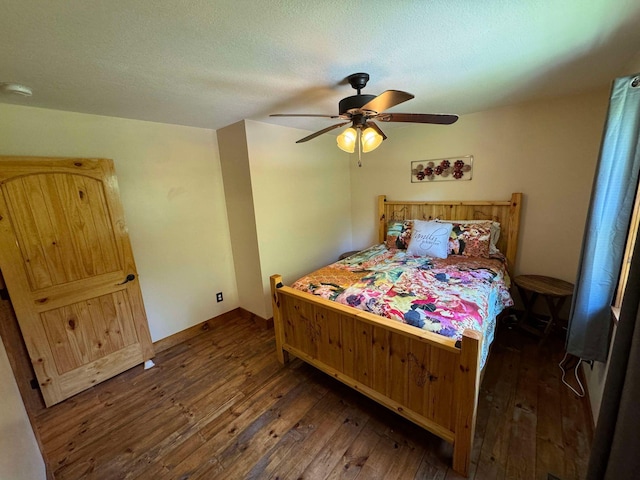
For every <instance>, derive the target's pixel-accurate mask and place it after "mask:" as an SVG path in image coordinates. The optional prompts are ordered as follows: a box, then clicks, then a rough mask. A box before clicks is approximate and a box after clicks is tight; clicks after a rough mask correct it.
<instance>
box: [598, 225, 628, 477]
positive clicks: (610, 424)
mask: <svg viewBox="0 0 640 480" xmlns="http://www.w3.org/2000/svg"><path fill="white" fill-rule="evenodd" d="M639 305H640V236H638V237H637V239H636V244H635V248H634V253H633V260H632V262H631V269H630V272H629V280H628V283H627V288H626V290H625V294H624V298H623V300H622V308H621V311H620V322H619V323H618V329H617V332H616V336H615V339H614V341H613V348H612V351H611V360H610V362H609V369H608V371H607V380H606V382H605V387H604V393H603V395H602V404H601V406H600V414H599V415H598V424H597V426H596V432H595V436H594V439H593V444H592V446H591V456H590V458H589V468H588V470H587V479H588V480H601V479H605V480H608V479H611V480H618V479H625V478H640V455H639V452H640V428H639V427H638V413H637V412H638V405H639V404H640V312H639V311H638V306H639Z"/></svg>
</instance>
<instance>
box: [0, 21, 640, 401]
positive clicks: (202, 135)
mask: <svg viewBox="0 0 640 480" xmlns="http://www.w3.org/2000/svg"><path fill="white" fill-rule="evenodd" d="M636 13H637V12H636ZM85 14H87V15H88V13H87V12H85ZM623 45H633V42H629V43H628V44H626V43H623ZM13 47H14V48H15V47H16V46H15V45H13ZM310 48H311V47H310ZM15 51H18V49H16V50H15ZM331 51H332V52H333V49H332V50H331ZM31 53H32V54H33V52H31ZM632 53H635V54H636V55H632V56H630V57H629V60H628V62H627V63H623V64H621V65H619V66H618V68H619V71H615V73H612V74H609V75H608V77H606V78H605V79H604V80H599V82H596V84H594V85H593V86H592V87H590V88H588V89H586V90H584V91H580V92H571V93H568V94H563V95H561V96H557V95H552V93H553V92H552V91H551V92H549V95H547V97H546V98H538V99H534V100H528V101H525V102H518V101H516V97H515V96H514V98H513V99H511V98H508V99H507V100H505V102H508V103H505V104H503V105H502V106H500V107H497V108H491V109H486V108H485V109H478V110H476V111H472V112H469V113H467V114H465V115H462V116H461V120H460V121H459V122H458V123H457V124H456V125H453V126H450V127H447V128H442V129H435V128H431V127H424V126H421V125H417V126H410V127H405V128H401V129H400V128H399V129H393V130H391V131H390V132H389V140H390V141H388V142H385V144H384V145H383V147H381V148H380V149H378V150H377V151H375V152H372V153H369V154H366V155H365V156H364V157H363V163H364V165H363V167H362V168H358V167H357V165H356V164H355V161H354V159H353V158H351V157H350V156H349V155H347V154H344V153H342V152H340V151H339V150H338V149H337V148H336V147H335V139H334V138H333V137H332V136H324V137H320V138H318V139H316V140H314V142H309V143H306V144H303V145H296V144H295V143H294V142H295V141H296V140H297V139H299V138H300V137H302V136H304V135H305V134H307V132H308V130H313V129H314V128H321V127H322V126H324V124H315V127H311V128H309V129H308V130H307V129H305V130H301V129H297V128H292V127H291V126H282V125H274V124H267V123H264V122H263V121H256V120H247V121H245V122H244V124H237V123H236V122H237V121H240V120H241V119H242V118H244V117H235V116H234V114H233V113H231V114H229V113H228V112H220V113H217V112H212V113H211V116H215V117H220V120H218V121H220V122H221V124H220V126H219V127H217V128H216V129H214V128H198V127H193V126H191V127H189V126H180V125H175V124H173V125H171V124H170V123H181V120H180V119H177V120H175V121H174V122H164V123H153V122H148V121H143V120H141V119H140V118H139V117H138V119H126V118H118V117H126V116H127V115H124V114H120V115H117V114H115V113H112V114H109V112H108V111H107V109H106V107H105V106H104V105H103V106H102V108H103V110H101V113H102V114H101V115H96V114H92V113H73V112H67V111H63V110H66V109H67V108H65V107H62V106H61V107H58V108H54V107H50V108H41V107H43V106H42V105H40V106H39V107H34V106H33V105H35V103H34V102H35V101H37V98H38V89H37V88H35V85H32V86H34V96H33V97H32V98H31V99H8V100H6V102H7V103H4V102H5V100H4V98H3V103H2V104H0V145H1V151H0V153H2V154H3V155H31V156H73V157H98V156H99V157H104V158H113V159H114V160H115V162H116V170H117V174H118V180H119V184H120V189H121V197H122V202H123V205H124V208H125V212H126V218H127V224H128V227H129V230H130V236H131V239H132V244H133V248H134V252H135V256H136V262H137V265H138V269H139V272H140V277H141V280H140V283H141V287H142V290H143V296H144V299H145V305H146V309H147V316H148V318H149V323H150V328H151V334H152V339H153V340H154V341H158V340H161V339H163V338H166V337H169V336H171V335H173V334H176V333H178V332H180V331H182V330H184V329H187V328H189V327H192V326H194V325H197V324H199V323H200V322H203V321H205V320H207V319H210V318H214V317H216V316H218V315H221V314H223V313H225V312H227V311H230V310H233V309H234V308H236V307H238V306H242V307H243V308H245V309H246V310H249V311H251V312H253V313H254V314H256V315H258V316H260V317H263V318H268V317H269V316H270V304H269V297H268V296H266V295H264V293H265V292H264V288H265V287H264V279H265V278H267V279H268V275H269V274H272V273H276V272H279V273H282V274H284V275H285V276H286V277H287V278H286V280H287V281H291V280H293V279H295V278H297V277H299V276H300V275H302V274H304V273H307V272H308V271H310V270H313V269H315V268H317V267H319V266H321V265H323V264H326V263H329V262H330V261H333V259H334V258H335V257H336V256H337V255H338V254H340V253H342V252H345V251H349V250H353V249H357V248H362V247H365V246H368V245H369V244H372V243H373V242H374V238H375V232H374V223H373V221H372V218H373V217H374V216H375V200H374V199H375V196H377V195H378V194H381V193H384V194H386V195H387V196H388V197H389V198H402V199H407V197H412V198H415V199H418V198H419V199H425V198H429V199H441V198H442V199H444V198H447V199H460V200H462V199H478V198H487V199H503V198H508V196H509V195H510V194H511V192H516V191H520V192H524V193H525V195H526V198H525V204H524V206H523V222H522V227H521V232H520V234H521V243H520V257H519V260H518V270H519V271H521V272H533V271H535V272H544V274H546V275H551V276H554V277H558V278H563V279H566V280H569V281H572V280H573V279H574V278H575V272H576V269H577V263H578V258H579V253H580V252H579V249H580V247H579V245H580V236H581V234H582V231H583V228H584V218H585V216H586V212H587V207H588V201H589V195H590V190H591V182H592V179H593V173H594V169H595V163H596V161H597V155H598V149H599V145H600V140H601V137H602V129H603V124H604V118H605V113H606V109H607V103H608V95H609V85H610V81H611V80H612V79H613V77H615V76H618V75H623V74H628V73H633V72H634V71H637V70H640V62H639V61H638V57H637V53H638V52H637V51H636V52H632ZM7 58H13V57H12V56H8V57H7ZM40 60H42V58H40ZM600 60H601V58H600ZM3 63H4V62H3ZM368 63H370V64H372V65H375V63H376V61H375V60H370V61H369V62H368ZM347 65H349V64H347ZM99 67H100V66H99V65H97V66H95V68H96V69H97V72H98V73H99V72H100V68H99ZM360 67H362V68H366V67H367V65H366V64H365V65H364V66H361V65H358V66H354V68H355V69H356V70H357V69H358V68H360ZM587 67H589V68H587ZM49 68H51V69H53V70H52V73H55V69H54V65H49ZM553 68H554V66H553V65H548V66H547V67H546V70H547V71H546V72H545V71H543V69H539V70H538V72H537V74H536V75H540V76H541V77H542V76H544V75H543V74H546V75H551V76H552V75H553V72H552V70H553ZM576 69H577V71H579V72H581V73H582V74H584V75H588V73H589V69H590V64H589V63H583V64H582V65H577V66H576ZM344 70H345V71H343V69H342V68H341V70H340V72H341V76H344V75H347V74H349V73H352V70H353V68H352V67H351V66H348V67H345V69H344ZM353 71H355V70H353ZM373 71H374V70H371V73H372V74H373ZM231 72H233V70H231ZM16 73H19V72H16ZM228 76H229V78H226V80H227V81H230V82H231V81H233V76H232V75H231V74H228ZM287 77H288V78H296V72H295V71H291V72H289V73H288V74H287ZM376 77H378V78H376ZM326 78H327V80H326V81H327V82H328V81H329V79H330V80H331V81H333V80H335V81H337V79H338V78H341V77H340V76H338V77H336V76H335V75H327V76H326ZM5 80H9V79H5V78H1V79H0V81H5ZM12 80H20V81H24V82H25V83H29V82H28V81H27V79H12ZM530 81H531V83H535V79H530ZM294 82H295V80H294ZM31 83H33V82H31ZM256 83H260V82H257V81H256ZM323 84H324V83H323ZM265 85H267V86H269V81H265ZM102 86H104V85H102ZM312 87H313V85H312V83H309V86H308V87H307V88H310V89H311V88H312ZM165 88H166V89H167V90H170V89H171V85H166V86H165ZM368 88H370V89H371V90H372V91H374V92H377V91H382V90H384V89H385V88H400V89H407V90H409V91H411V85H405V84H403V82H402V76H400V77H397V78H389V79H385V78H384V76H383V75H382V73H380V74H378V75H376V76H374V77H373V81H372V82H371V83H370V86H369V87H368ZM264 90H265V91H263V92H258V93H261V94H262V96H267V95H268V90H269V89H268V88H266V89H264ZM466 91H467V90H466V89H465V93H466ZM137 93H139V92H132V93H131V95H132V97H131V98H129V97H127V98H125V99H122V100H121V101H120V103H121V104H124V103H127V102H132V103H135V98H133V97H134V96H135V95H136V94H137ZM310 93H311V94H314V92H310ZM320 93H322V96H323V99H324V98H325V97H326V98H327V101H328V102H329V104H328V106H327V108H335V102H336V101H337V99H339V98H342V97H343V96H345V95H348V94H349V92H348V86H346V87H345V86H339V87H335V88H332V90H331V91H329V92H319V93H318V92H315V94H318V95H319V94H320ZM461 94H462V93H461ZM78 95H81V93H78ZM82 95H83V94H82ZM254 95H258V94H255V93H254ZM514 95H515V94H514ZM417 98H419V97H417ZM283 101H286V98H285V99H284V100H283ZM425 101H428V100H427V99H425ZM95 102H96V103H100V99H99V98H96V100H95ZM286 106H287V105H286V104H285V105H284V106H281V105H276V102H270V103H269V104H268V105H266V106H265V107H264V108H267V109H268V110H265V111H264V112H262V113H263V115H261V116H259V118H263V117H265V115H266V114H267V113H271V112H275V111H282V110H284V109H285V108H286ZM320 107H322V109H321V110H320V111H324V110H326V108H324V106H323V105H320V106H318V108H320ZM169 108H171V105H170V106H169ZM174 108H176V107H174ZM412 108H414V107H413V105H412ZM416 108H417V106H416ZM430 108H435V107H432V106H431V105H430V104H428V103H427V104H426V105H425V107H424V109H423V111H430V110H428V109H430ZM441 108H442V109H446V108H445V106H442V107H441ZM419 110H420V109H418V110H416V111H419ZM141 111H142V109H141ZM94 112H95V111H94ZM225 114H226V115H225ZM229 124H231V125H229ZM225 127H226V128H225ZM226 142H232V147H234V150H233V151H234V152H235V153H236V155H238V157H239V159H241V160H242V161H243V162H244V168H247V169H250V173H251V182H252V191H251V192H249V193H250V194H251V197H252V199H253V206H254V207H255V211H254V218H253V219H247V218H244V217H242V216H241V215H240V214H238V213H235V214H234V213H232V212H228V211H227V205H228V203H229V198H228V195H229V194H228V193H227V197H225V191H226V185H224V181H225V180H224V178H223V169H224V167H225V165H224V161H225V160H224V159H225V158H229V157H228V156H225V155H224V152H226V150H224V149H225V145H227V143H226ZM223 143H224V145H223ZM452 145H455V148H454V149H453V150H454V151H452V147H451V146H452ZM461 154H473V155H474V156H475V158H476V162H477V163H476V166H475V171H474V179H473V180H472V181H471V182H464V183H459V184H456V183H453V182H443V183H439V184H433V185H420V184H411V183H410V181H409V169H410V162H411V161H413V160H423V159H429V158H442V157H447V156H451V155H461ZM223 157H224V158H223ZM241 165H242V164H241ZM283 172H286V175H283ZM242 188H246V185H244V187H243V186H242V185H240V186H238V187H237V188H235V189H234V192H242ZM245 193H247V192H246V190H245ZM244 198H247V196H245V197H244ZM301 199H304V201H301ZM550 212H552V213H550ZM338 218H339V219H340V221H339V222H336V221H335V220H336V219H338ZM294 219H297V220H296V221H297V222H301V223H299V224H297V225H299V227H298V228H296V229H294V230H291V229H290V228H288V226H289V225H290V224H291V222H292V221H293V220H294ZM234 221H238V222H239V223H240V224H239V225H235V226H234V225H233V222H234ZM236 228H239V229H242V228H246V229H248V230H249V231H248V234H249V235H252V236H253V237H254V238H257V239H258V240H259V243H260V250H259V252H256V251H255V250H254V252H253V253H254V255H255V256H254V257H253V258H252V257H250V256H249V255H243V256H241V257H239V258H238V256H236V255H235V254H234V253H233V251H232V244H233V246H235V244H236V243H237V242H242V241H243V240H244V239H246V238H247V236H246V234H244V235H243V234H237V235H234V234H233V233H232V232H233V231H234V229H236ZM282 232H286V235H284V234H283V233H282ZM548 232H552V233H551V234H549V233H548ZM240 246H241V247H242V245H240ZM246 248H247V249H249V248H251V246H250V245H249V246H246ZM281 251H287V252H288V255H287V257H286V258H283V256H282V255H281V254H280V252H281ZM256 265H259V268H256ZM220 291H221V292H223V294H224V301H223V302H222V303H217V302H216V301H215V293H216V292H220ZM256 292H262V297H261V296H260V294H257V295H256ZM4 371H5V372H6V371H7V370H4ZM6 380H10V378H9V379H5V378H3V379H2V382H3V383H4V382H5V381H6ZM3 400H4V399H3Z"/></svg>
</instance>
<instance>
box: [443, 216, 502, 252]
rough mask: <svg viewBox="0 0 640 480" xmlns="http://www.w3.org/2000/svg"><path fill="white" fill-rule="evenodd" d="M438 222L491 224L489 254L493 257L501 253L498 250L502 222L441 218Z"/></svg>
mask: <svg viewBox="0 0 640 480" xmlns="http://www.w3.org/2000/svg"><path fill="white" fill-rule="evenodd" d="M436 222H441V223H448V222H455V223H485V222H491V242H490V243H489V253H490V254H491V255H493V254H494V253H498V252H500V250H498V239H499V238H500V233H501V228H500V222H494V221H491V220H440V219H439V218H436Z"/></svg>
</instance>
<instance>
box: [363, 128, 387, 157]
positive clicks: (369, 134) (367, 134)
mask: <svg viewBox="0 0 640 480" xmlns="http://www.w3.org/2000/svg"><path fill="white" fill-rule="evenodd" d="M382 140H384V138H383V137H382V135H380V134H379V133H378V132H376V131H375V129H373V128H371V127H367V128H365V129H364V130H363V132H362V152H363V153H369V152H372V151H374V150H375V149H376V148H378V147H379V146H380V144H381V143H382Z"/></svg>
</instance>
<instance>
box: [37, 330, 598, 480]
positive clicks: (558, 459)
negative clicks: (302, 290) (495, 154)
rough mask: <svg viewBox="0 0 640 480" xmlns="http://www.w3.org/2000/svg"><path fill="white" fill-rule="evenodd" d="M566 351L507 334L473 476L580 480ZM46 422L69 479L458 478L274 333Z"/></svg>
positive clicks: (581, 435) (443, 455)
mask: <svg viewBox="0 0 640 480" xmlns="http://www.w3.org/2000/svg"><path fill="white" fill-rule="evenodd" d="M561 349H562V343H561V341H560V340H559V339H550V341H549V342H548V343H547V344H546V345H545V346H543V347H542V348H539V347H538V346H537V342H536V340H534V339H532V338H530V337H528V336H526V335H525V334H522V333H520V332H518V331H515V330H508V329H505V328H502V329H501V330H500V331H499V335H498V338H497V340H496V342H495V343H494V348H493V352H492V355H491V357H490V360H489V363H488V366H487V372H486V375H485V378H484V381H483V384H482V388H481V398H480V404H479V412H478V421H477V429H476V441H475V444H474V451H473V465H472V472H471V476H470V478H476V479H491V480H493V479H502V478H523V479H526V478H536V479H545V480H546V479H547V478H548V473H551V474H553V475H555V476H557V477H559V478H561V479H580V478H583V477H584V472H585V468H586V464H587V458H588V454H589V447H590V442H591V435H592V431H591V426H590V421H589V418H590V414H589V412H588V406H587V405H586V403H585V401H584V400H579V399H577V398H576V397H574V396H573V394H572V393H571V392H570V391H569V390H568V389H567V388H565V387H563V386H562V384H561V383H560V375H559V374H560V370H559V369H558V367H557V363H558V362H559V360H560V358H561V357H562V352H561ZM155 363H156V365H157V366H156V367H155V368H152V369H150V370H146V371H145V370H143V369H142V368H141V367H136V368H134V369H132V370H129V371H128V372H125V373H123V374H121V375H119V376H118V377H116V378H114V379H112V380H109V381H107V382H104V383H103V384H100V385H98V386H96V387H93V388H92V389H90V390H88V391H86V392H83V393H81V394H79V395H77V396H75V397H73V398H71V399H69V400H67V401H65V402H63V403H61V404H59V405H56V406H54V407H52V408H50V409H47V410H45V411H44V412H42V413H40V414H38V416H37V418H36V422H35V423H36V425H37V428H38V429H39V431H40V434H41V438H42V441H43V443H44V448H45V454H46V458H47V460H48V462H49V464H50V466H51V469H52V470H53V472H54V473H55V478H56V479H76V478H82V479H91V478H96V479H97V478H99V479H117V478H142V479H162V478H167V479H169V478H170V479H187V478H188V479H195V478H203V479H218V478H219V479H241V478H255V479H269V478H273V479H276V478H277V479H325V478H327V479H334V478H345V479H355V478H358V479H360V480H362V479H365V480H370V479H376V478H384V479H385V480H391V479H413V478H416V479H445V478H446V479H452V478H460V477H459V476H458V475H456V474H455V472H453V471H451V469H450V468H449V465H450V462H451V454H452V449H451V446H450V445H448V444H447V443H445V442H443V441H441V440H440V439H438V438H436V437H434V436H433V435H431V434H429V433H427V432H425V431H424V430H421V429H420V428H418V427H416V426H414V425H413V424H411V423H409V422H408V421H406V420H404V419H402V418H400V417H398V416H396V415H395V414H393V413H391V412H389V411H387V410H386V409H384V408H382V407H380V406H378V405H377V404H375V403H374V402H372V401H370V400H368V399H367V398H365V397H363V396H361V395H359V394H357V393H356V392H353V391H351V390H350V389H348V388H346V387H345V386H343V385H342V384H340V383H339V382H337V381H335V380H333V379H332V378H330V377H328V376H326V375H324V374H321V373H320V372H318V371H316V370H315V369H313V368H312V367H309V366H307V365H305V364H303V363H301V362H300V361H294V362H292V363H291V364H289V365H287V366H286V367H282V366H281V365H279V364H278V363H277V361H276V357H275V353H274V341H273V330H264V329H259V328H257V327H256V326H255V325H254V324H253V323H252V322H251V321H250V320H246V319H242V318H238V319H236V320H235V321H233V322H227V323H225V324H222V323H220V324H216V325H214V326H213V328H212V329H211V330H210V331H208V332H206V333H203V334H202V335H200V336H198V337H196V338H194V339H192V340H189V341H187V342H184V343H182V344H179V345H177V346H175V347H173V348H171V349H169V350H166V351H164V352H162V353H161V354H159V355H157V356H156V358H155Z"/></svg>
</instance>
